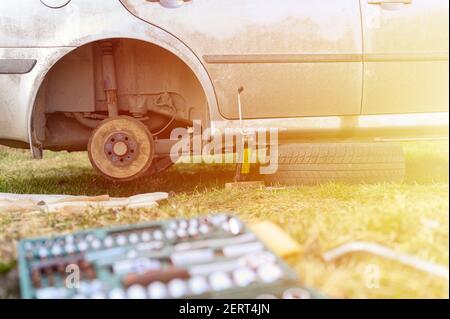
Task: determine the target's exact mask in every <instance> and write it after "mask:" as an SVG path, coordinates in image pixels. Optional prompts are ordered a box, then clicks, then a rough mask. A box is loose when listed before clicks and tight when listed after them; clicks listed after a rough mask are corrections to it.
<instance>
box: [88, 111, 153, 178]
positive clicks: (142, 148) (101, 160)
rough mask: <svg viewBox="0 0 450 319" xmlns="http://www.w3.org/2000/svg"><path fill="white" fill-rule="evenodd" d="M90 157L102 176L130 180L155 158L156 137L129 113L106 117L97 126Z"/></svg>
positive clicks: (138, 174) (91, 142) (89, 150)
mask: <svg viewBox="0 0 450 319" xmlns="http://www.w3.org/2000/svg"><path fill="white" fill-rule="evenodd" d="M88 153H89V159H90V161H91V163H92V165H93V167H94V168H95V169H96V170H97V171H98V172H99V173H100V174H102V175H103V176H105V177H107V178H109V179H112V180H120V181H127V180H131V179H135V178H137V177H139V176H141V175H142V174H144V173H145V172H146V171H147V170H148V168H149V167H150V165H151V163H152V160H153V153H154V144H153V137H152V135H151V133H150V132H149V130H148V129H147V127H146V126H145V125H144V124H142V123H141V122H140V121H138V120H136V119H133V118H131V117H128V116H119V117H116V118H113V119H107V120H105V121H103V122H102V123H100V125H99V126H98V127H97V128H96V129H95V130H94V132H93V133H92V135H91V138H90V140H89V145H88Z"/></svg>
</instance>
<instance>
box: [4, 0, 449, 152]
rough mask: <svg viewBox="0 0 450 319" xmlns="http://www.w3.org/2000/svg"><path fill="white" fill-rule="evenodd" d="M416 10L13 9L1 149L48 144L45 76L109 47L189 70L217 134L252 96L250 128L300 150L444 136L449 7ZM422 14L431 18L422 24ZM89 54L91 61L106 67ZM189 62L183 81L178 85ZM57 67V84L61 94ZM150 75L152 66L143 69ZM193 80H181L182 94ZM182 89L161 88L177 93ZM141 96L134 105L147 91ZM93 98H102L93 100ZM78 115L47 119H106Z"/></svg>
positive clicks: (246, 4) (8, 16)
mask: <svg viewBox="0 0 450 319" xmlns="http://www.w3.org/2000/svg"><path fill="white" fill-rule="evenodd" d="M414 2H416V3H414ZM425 3H428V5H425ZM416 4H417V7H414V8H412V7H411V8H406V10H410V11H412V12H413V13H414V14H412V13H411V14H409V16H408V17H407V18H405V19H403V20H401V21H400V22H395V19H396V18H398V15H399V14H401V13H399V12H394V11H392V12H385V11H381V10H382V9H381V8H379V7H372V6H369V4H368V1H364V0H361V1H358V0H342V1H333V0H320V1H307V0H286V1H283V2H280V1H276V0H266V1H262V0H259V1H257V0H245V1H224V0H196V1H192V2H189V3H186V4H185V6H183V7H181V8H178V9H167V8H164V7H162V6H160V5H159V3H157V2H156V3H155V2H149V1H145V0H122V1H119V0H117V1H100V0H95V1H93V0H72V1H70V2H69V3H68V4H67V5H65V6H63V7H61V8H58V9H54V8H49V7H48V6H45V5H44V4H43V3H42V2H39V1H34V0H23V1H20V2H12V1H2V2H1V3H0V65H3V67H2V68H0V71H1V70H2V69H3V72H0V73H3V74H0V112H1V116H0V142H1V143H3V144H8V145H13V146H24V145H27V144H30V145H31V146H32V147H33V146H35V145H37V144H39V143H41V142H42V141H40V139H42V137H41V135H43V134H44V133H42V132H39V131H40V130H41V131H42V130H45V129H46V128H45V127H40V128H39V127H37V126H39V125H42V124H40V123H45V120H43V122H42V121H39V118H40V117H42V116H44V115H43V114H41V113H42V112H44V113H45V112H46V111H45V108H44V109H39V108H38V106H37V104H38V101H37V100H38V97H39V91H40V90H42V86H43V84H44V83H45V79H46V77H47V75H48V74H49V73H50V72H51V71H52V70H53V68H54V67H55V65H57V64H58V62H60V64H61V61H62V60H63V59H64V58H66V57H70V55H71V54H73V53H74V52H75V51H77V50H78V49H79V48H81V47H83V46H89V45H91V44H93V43H96V42H98V41H100V40H104V39H129V40H130V41H131V40H136V41H142V42H146V43H149V44H151V45H154V46H155V50H156V47H157V48H161V49H163V50H165V52H168V54H169V55H170V54H171V55H172V56H168V57H167V59H168V60H167V61H170V62H169V63H168V65H175V64H176V62H174V61H175V57H176V58H178V59H179V60H180V61H181V64H183V65H184V66H185V67H187V68H188V69H189V70H190V71H191V72H192V74H193V75H194V77H192V79H194V80H196V81H198V85H199V87H201V90H202V92H203V94H204V97H203V99H204V100H201V99H202V98H198V99H197V98H194V100H195V99H197V100H199V106H198V111H197V115H196V116H194V117H195V118H198V119H201V120H202V121H204V122H206V123H204V124H205V126H209V127H211V128H213V129H216V130H219V131H220V130H223V129H224V128H226V127H238V126H239V120H238V112H237V106H236V95H237V88H238V87H240V86H244V87H245V91H244V93H243V106H244V112H243V117H244V124H245V125H246V126H252V127H259V128H261V127H265V128H268V127H274V128H278V129H281V133H282V136H286V138H290V139H298V140H301V139H316V138H317V139H320V138H328V139H330V138H332V139H333V138H335V139H348V138H351V139H358V138H365V137H367V138H371V139H372V138H392V137H436V136H446V135H448V2H447V1H444V0H432V1H425V0H416V1H413V3H412V4H410V5H411V6H412V5H416ZM414 10H415V11H414ZM420 10H422V11H420ZM399 11H400V10H399ZM419 13H420V14H423V15H424V16H422V17H421V18H420V19H419V20H417V18H418V17H419V15H418V14H419ZM415 19H416V20H415ZM393 21H394V22H393ZM413 25H415V27H412V26H413ZM428 27H429V28H431V29H429V28H428ZM421 28H422V29H421ZM399 29H400V30H399ZM410 29H411V30H410ZM430 30H431V31H433V32H432V33H430ZM402 33H403V35H402ZM133 45H134V44H130V46H133ZM136 46H137V47H138V46H139V45H138V44H136ZM90 50H92V51H95V47H92V48H91V49H90ZM146 50H150V51H151V50H152V49H151V48H146ZM150 51H148V52H150ZM77 52H79V53H76V59H75V60H76V61H77V63H81V64H75V65H76V67H75V68H76V69H80V70H81V68H79V66H82V65H83V64H82V62H83V61H84V62H86V59H84V58H83V55H82V53H81V51H77ZM161 52H162V51H161ZM92 54H93V55H92V56H91V57H90V58H89V57H88V59H95V53H92ZM135 54H137V55H139V53H135ZM158 54H160V53H158ZM140 58H141V59H144V58H145V57H142V56H141V57H140ZM158 58H161V55H158ZM171 59H172V60H171ZM80 61H81V62H80ZM156 62H157V61H156ZM156 62H154V63H156ZM87 63H90V62H89V61H88V62H87ZM181 64H180V69H175V70H172V72H174V73H176V74H180V72H179V70H182V69H183V67H184V66H181ZM6 65H8V66H9V67H10V68H13V69H14V70H9V69H8V68H7V67H6ZM94 68H95V66H92V69H94ZM174 68H175V67H174ZM60 69H61V70H60V72H61V73H60V75H59V77H58V76H56V75H55V76H54V82H55V83H56V84H54V85H55V87H56V88H59V91H60V92H59V94H60V95H61V94H62V96H64V94H65V91H64V90H63V88H64V86H63V85H61V86H58V85H59V84H60V83H61V81H64V72H63V71H64V68H63V67H62V66H60ZM144 69H145V68H144ZM153 69H155V67H154V65H153V64H152V67H149V68H147V69H145V70H146V72H147V71H148V72H151V70H153ZM183 70H184V69H183ZM123 71H124V72H125V73H126V72H127V70H125V69H124V70H123ZM170 71H171V70H170V67H168V68H164V69H162V70H158V72H157V73H156V74H155V76H157V75H161V74H163V73H164V72H169V73H170ZM71 72H74V70H73V69H72V70H71ZM136 72H138V71H136ZM183 72H184V71H183ZM135 74H136V73H134V74H133V76H134V75H135ZM118 77H120V75H118ZM187 78H188V76H187V75H186V77H185V78H183V79H187ZM86 79H87V78H81V79H77V77H76V76H75V77H74V78H72V79H71V81H72V82H71V83H72V84H71V85H72V88H71V90H72V95H71V94H69V95H67V96H69V97H72V96H74V97H76V95H77V92H78V91H79V92H80V95H83V96H84V93H81V91H82V88H84V87H88V86H92V83H90V82H87V81H86ZM189 79H191V78H189ZM78 80H80V81H78ZM93 81H95V79H94V80H93ZM143 81H147V82H148V83H150V82H151V80H149V79H148V78H147V77H146V78H145V79H144V80H143ZM190 81H191V80H185V81H184V82H183V81H180V82H181V84H180V87H183V85H184V86H191V85H190V84H187V82H189V83H190ZM192 81H193V80H192ZM160 82H162V81H160ZM172 82H173V81H172V80H170V79H166V81H165V82H164V85H162V86H161V88H159V87H158V88H155V87H152V88H151V90H152V92H153V91H155V92H160V91H161V90H167V91H170V88H168V85H173V83H172ZM124 83H128V82H124ZM151 83H156V82H151ZM167 83H168V84H167ZM159 84H161V83H159ZM74 85H76V88H75V89H74V87H73V86H74ZM136 85H137V86H136V88H134V91H133V92H132V95H133V94H135V95H136V94H137V93H136V92H139V83H138V84H136ZM192 85H194V84H192ZM195 85H197V84H195ZM155 86H156V87H157V86H158V84H155ZM87 90H88V91H90V93H89V94H91V95H92V94H96V93H95V92H94V91H95V90H96V89H95V88H90V89H89V88H88V89H87ZM193 90H194V89H193ZM56 91H57V90H56ZM188 91H189V90H188ZM61 92H62V93H61ZM100 93H101V92H100ZM52 94H53V95H57V93H52ZM86 94H88V93H86ZM89 94H88V97H89ZM53 98H55V99H57V97H54V96H53ZM197 100H196V101H197ZM200 100H201V101H200ZM71 103H72V104H73V105H75V107H76V103H75V102H74V99H72V101H71V102H69V103H68V105H64V106H62V107H61V109H58V107H56V108H55V109H52V108H51V107H50V111H61V112H69V111H70V112H72V111H79V112H90V111H95V108H96V107H97V106H95V105H94V108H92V107H90V106H89V105H88V104H86V105H83V106H81V105H80V109H79V110H73V109H71V106H70V104H71ZM94 104H95V103H94ZM200 104H201V105H200ZM47 111H49V110H48V109H47ZM48 113H51V112H48ZM194 113H195V112H194ZM44 125H45V124H44ZM44 135H45V134H44ZM62 144H64V141H62ZM58 149H64V145H62V146H60V147H59V148H58ZM68 149H70V148H68Z"/></svg>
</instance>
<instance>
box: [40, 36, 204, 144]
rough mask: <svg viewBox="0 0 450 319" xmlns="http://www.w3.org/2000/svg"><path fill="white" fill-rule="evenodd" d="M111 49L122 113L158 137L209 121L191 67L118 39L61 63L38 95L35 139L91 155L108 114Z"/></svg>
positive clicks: (69, 56)
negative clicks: (106, 63) (96, 134)
mask: <svg viewBox="0 0 450 319" xmlns="http://www.w3.org/2000/svg"><path fill="white" fill-rule="evenodd" d="M105 41H107V42H108V43H109V44H111V48H112V52H111V53H112V57H113V65H114V70H113V72H114V76H115V83H114V84H115V90H116V98H117V103H116V104H117V111H118V114H119V115H127V116H132V117H134V118H137V119H139V120H140V121H142V123H143V124H144V125H146V126H147V127H148V129H149V130H150V132H152V133H153V134H154V135H156V136H157V137H158V138H162V139H163V138H168V137H169V136H170V132H171V129H173V128H177V127H188V126H191V124H192V121H193V120H200V121H202V123H204V124H206V123H208V121H209V113H208V102H207V98H206V95H205V92H204V90H203V87H202V85H201V83H200V81H199V80H198V79H197V77H196V76H195V74H194V72H193V71H192V70H191V68H190V67H189V66H188V65H187V64H185V63H184V62H183V60H182V59H180V58H179V57H178V56H176V55H175V54H174V53H172V52H170V51H168V50H166V49H164V48H162V47H160V46H157V45H155V44H152V43H149V42H145V41H142V40H135V39H126V38H114V39H103V40H101V41H96V42H92V43H88V44H85V45H83V46H80V47H78V48H77V49H75V50H73V51H72V52H70V53H69V54H67V55H66V56H64V57H63V58H61V59H60V60H59V61H58V62H57V63H56V64H55V65H54V66H53V67H52V68H51V69H50V70H49V72H48V73H47V75H46V76H45V78H44V80H43V82H42V84H41V86H40V89H39V92H38V94H37V97H36V100H35V105H34V110H33V121H32V130H33V138H34V139H35V141H38V143H39V144H41V145H42V148H43V149H50V150H69V151H79V150H86V146H87V143H88V139H89V137H90V135H91V133H92V130H93V129H94V128H95V127H96V126H97V125H98V123H99V122H100V121H102V120H104V119H106V118H108V116H109V115H110V114H108V97H107V92H106V91H105V88H107V87H108V85H109V83H106V82H107V80H105V78H107V77H105V72H110V70H109V71H105V66H104V62H103V61H104V60H103V59H102V55H104V50H102V43H104V42H105Z"/></svg>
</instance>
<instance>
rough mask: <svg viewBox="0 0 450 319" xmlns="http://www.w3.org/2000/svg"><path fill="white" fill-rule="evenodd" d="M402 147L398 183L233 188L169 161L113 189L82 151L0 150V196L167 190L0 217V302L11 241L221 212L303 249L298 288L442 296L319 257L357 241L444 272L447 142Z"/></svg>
mask: <svg viewBox="0 0 450 319" xmlns="http://www.w3.org/2000/svg"><path fill="white" fill-rule="evenodd" d="M403 145H404V149H405V154H406V158H407V176H406V180H405V182H404V183H403V184H389V183H386V184H376V185H343V184H326V185H320V186H307V187H306V186H299V187H287V188H275V189H273V188H272V189H269V188H268V189H258V190H232V191H230V190H225V189H224V184H225V183H226V182H229V181H231V180H232V179H233V174H234V167H233V166H232V165H219V164H212V165H193V164H178V165H175V166H174V167H173V168H171V169H170V170H168V171H166V172H164V173H162V174H160V175H157V176H156V177H150V178H145V179H141V180H138V181H134V182H131V183H127V184H120V183H112V182H109V181H107V180H105V179H104V178H102V177H100V176H98V175H96V174H95V173H94V172H93V170H92V169H91V167H90V164H89V161H88V159H87V156H86V154H84V153H72V154H69V153H66V152H61V153H52V152H46V153H45V160H43V161H37V160H31V159H30V155H29V153H28V152H25V151H20V150H12V149H7V148H0V192H15V193H46V194H51V193H55V194H56V193H65V194H87V195H98V194H106V193H107V194H110V195H111V196H128V195H133V194H136V193H142V192H154V191H166V192H169V193H170V198H169V200H167V201H164V202H161V203H160V205H159V207H156V208H153V209H148V210H139V211H133V210H124V211H117V210H116V211H112V210H99V209H88V210H87V211H86V212H84V213H71V212H62V213H51V214H45V213H41V212H33V213H0V288H1V287H2V285H3V286H4V287H6V286H7V287H8V288H7V289H5V288H4V289H3V296H16V294H17V278H15V277H14V276H12V275H10V274H11V273H13V272H14V267H15V260H16V253H15V250H16V249H15V244H16V243H17V241H18V240H19V239H21V238H24V237H30V236H37V235H43V234H57V233H62V232H68V231H71V230H81V229H86V228H92V227H99V226H105V225H116V224H126V223H135V222H141V221H148V220H157V219H164V218H170V217H189V216H194V215H199V214H205V213H208V212H210V211H219V210H220V211H234V212H236V213H237V214H238V215H239V216H240V217H241V218H242V219H244V220H245V221H248V222H252V221H258V220H271V221H274V222H276V223H278V224H279V225H281V226H282V227H283V228H284V229H285V230H286V232H288V233H289V234H290V235H291V236H292V237H294V238H295V239H296V240H297V241H298V242H299V243H300V244H301V246H302V248H303V250H304V253H303V254H302V256H299V257H298V258H293V259H290V260H288V262H289V264H290V265H291V266H292V267H293V268H295V269H296V270H297V271H298V273H299V275H300V277H301V280H302V281H303V282H304V283H306V284H308V285H311V286H313V287H316V288H317V289H319V290H322V291H323V292H325V293H327V294H329V295H330V296H334V297H341V298H377V297H382V298H415V297H424V298H448V297H449V286H448V280H443V279H442V278H438V277H434V276H432V275H428V274H425V273H423V272H420V271H417V270H414V269H411V268H409V267H406V266H402V265H400V264H398V263H395V262H391V261H386V260H384V259H382V258H379V257H374V256H371V255H368V254H362V253H358V254H351V255H347V256H345V257H342V258H340V259H338V260H336V261H333V262H329V263H327V262H325V261H323V259H322V258H321V255H322V253H324V252H326V251H327V250H329V249H331V248H334V247H336V246H337V245H340V244H343V243H346V242H351V241H355V240H364V241H371V242H377V243H380V244H384V245H386V246H389V247H391V248H393V249H395V250H398V251H401V252H406V253H410V254H412V255H414V256H417V257H419V258H423V259H425V260H428V261H432V262H435V263H439V264H443V265H446V266H448V263H449V261H448V256H449V237H448V234H449V219H448V218H449V199H448V195H449V188H448V163H449V156H448V153H449V149H448V141H439V142H414V143H412V142H409V143H404V144H403ZM372 264H375V265H377V266H378V267H379V269H380V286H379V288H368V287H367V286H366V284H365V282H366V279H367V278H366V277H365V271H366V270H367V266H368V265H372ZM11 269H12V271H10V270H11ZM1 273H3V275H1ZM5 278H9V279H5ZM11 278H12V279H11ZM0 297H2V289H0Z"/></svg>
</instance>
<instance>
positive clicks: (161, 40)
mask: <svg viewBox="0 0 450 319" xmlns="http://www.w3.org/2000/svg"><path fill="white" fill-rule="evenodd" d="M131 29H132V32H106V33H100V34H93V35H89V36H85V37H82V38H78V39H76V40H74V41H73V45H71V46H65V47H61V50H58V51H57V52H56V53H53V54H51V55H49V56H47V57H46V62H45V63H44V64H43V66H42V67H41V71H40V72H39V73H38V75H37V76H36V77H35V79H34V83H33V85H32V92H31V98H30V103H29V107H28V112H27V121H28V138H29V144H30V148H31V150H32V153H33V155H35V153H34V149H35V147H34V146H35V145H36V142H37V141H36V140H35V137H34V134H33V133H34V127H33V121H34V116H35V107H36V100H37V98H38V93H39V90H40V89H41V87H42V84H43V83H44V80H45V78H46V76H47V75H48V73H49V71H50V70H51V69H52V68H53V67H54V66H55V64H56V63H57V62H58V61H60V60H61V59H63V58H64V57H65V56H66V55H68V54H69V53H71V52H72V51H74V50H76V49H78V48H79V47H81V46H83V45H87V44H89V43H93V42H96V41H100V40H104V39H115V38H121V39H131V40H138V41H143V42H147V43H151V44H154V45H157V46H159V47H161V48H162V49H165V50H167V51H169V52H171V53H173V54H174V55H176V56H177V57H178V58H179V59H180V60H182V61H183V62H184V63H185V64H186V65H187V66H188V67H189V69H190V70H191V71H192V72H193V74H194V75H195V77H196V78H197V80H198V81H199V83H200V85H201V87H202V89H203V92H204V94H205V97H206V101H207V112H208V114H207V118H208V123H206V124H207V125H206V127H211V123H212V121H214V120H217V119H220V118H221V117H220V114H219V111H218V102H217V97H216V92H215V89H214V86H213V83H212V81H211V79H210V77H209V74H208V72H207V70H206V68H205V67H204V65H203V63H202V62H201V61H200V59H199V58H198V57H197V55H196V54H195V53H194V52H193V51H192V50H191V49H190V48H189V47H187V46H186V45H185V44H184V43H183V42H182V41H181V40H179V39H178V38H176V37H175V36H173V35H171V34H170V33H168V32H166V31H164V30H162V29H160V28H158V27H155V26H153V25H147V26H146V28H144V29H142V28H136V29H133V28H131Z"/></svg>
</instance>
